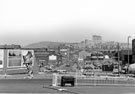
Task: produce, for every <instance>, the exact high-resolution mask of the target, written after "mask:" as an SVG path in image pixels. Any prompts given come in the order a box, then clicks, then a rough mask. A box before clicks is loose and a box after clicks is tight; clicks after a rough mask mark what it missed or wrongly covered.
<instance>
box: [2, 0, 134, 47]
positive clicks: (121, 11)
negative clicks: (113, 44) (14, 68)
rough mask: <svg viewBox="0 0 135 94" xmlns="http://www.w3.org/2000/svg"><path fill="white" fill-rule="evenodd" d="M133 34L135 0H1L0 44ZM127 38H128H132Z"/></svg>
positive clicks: (112, 38) (117, 37)
mask: <svg viewBox="0 0 135 94" xmlns="http://www.w3.org/2000/svg"><path fill="white" fill-rule="evenodd" d="M92 35H101V36H102V37H103V40H105V41H117V42H127V36H129V35H130V36H132V38H131V39H133V38H134V37H135V0H0V44H20V45H27V44H29V43H33V42H39V41H60V42H80V41H82V40H85V39H89V40H91V39H92ZM131 39H130V41H131Z"/></svg>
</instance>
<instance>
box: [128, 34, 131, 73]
mask: <svg viewBox="0 0 135 94" xmlns="http://www.w3.org/2000/svg"><path fill="white" fill-rule="evenodd" d="M129 38H131V36H128V38H127V42H128V67H129ZM128 73H129V72H128Z"/></svg>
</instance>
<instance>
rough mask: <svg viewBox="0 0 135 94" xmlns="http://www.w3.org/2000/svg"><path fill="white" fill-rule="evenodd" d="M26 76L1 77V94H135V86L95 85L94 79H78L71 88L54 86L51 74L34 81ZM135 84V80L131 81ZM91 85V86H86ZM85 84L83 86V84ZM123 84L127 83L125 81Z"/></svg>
mask: <svg viewBox="0 0 135 94" xmlns="http://www.w3.org/2000/svg"><path fill="white" fill-rule="evenodd" d="M25 76H26V74H18V75H6V77H5V75H1V76H0V93H25V94H26V93H31V94H32V93H35V94H36V93H37V94H39V93H44V94H135V93H134V92H135V89H134V88H135V86H134V84H133V86H128V85H110V83H109V82H106V83H107V84H106V85H103V84H93V83H92V82H93V81H97V80H92V79H78V83H77V85H75V86H74V87H71V86H70V85H66V86H65V87H61V86H60V84H59V85H58V86H52V75H51V74H42V73H40V74H36V75H34V78H33V79H24V77H25ZM131 81H132V82H135V81H134V80H131ZM84 82H85V83H90V84H84ZM101 82H102V81H101ZM81 83H83V84H81ZM91 83H92V84H91ZM122 83H127V81H126V80H125V81H123V82H122Z"/></svg>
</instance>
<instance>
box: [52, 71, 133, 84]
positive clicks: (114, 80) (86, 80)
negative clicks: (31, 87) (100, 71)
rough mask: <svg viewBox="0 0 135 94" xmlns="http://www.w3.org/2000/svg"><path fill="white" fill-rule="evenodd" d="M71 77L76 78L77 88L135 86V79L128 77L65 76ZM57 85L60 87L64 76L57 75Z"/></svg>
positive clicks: (77, 74)
mask: <svg viewBox="0 0 135 94" xmlns="http://www.w3.org/2000/svg"><path fill="white" fill-rule="evenodd" d="M65 75H67V76H68V75H69V76H74V77H75V79H76V82H75V83H76V86H88V85H94V86H98V85H103V86H104V85H108V86H135V78H133V77H126V76H119V77H117V76H116V77H113V76H107V75H106V76H99V75H98V76H84V75H82V74H80V73H73V74H71V73H70V74H64V76H65ZM56 76H57V77H54V78H57V80H56V79H55V80H56V81H57V85H60V82H61V76H63V74H57V75H56Z"/></svg>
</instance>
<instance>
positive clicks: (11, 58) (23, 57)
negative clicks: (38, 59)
mask: <svg viewBox="0 0 135 94" xmlns="http://www.w3.org/2000/svg"><path fill="white" fill-rule="evenodd" d="M7 55H8V56H7V67H8V68H12V67H25V64H24V63H34V58H33V56H34V52H33V51H29V50H8V54H7Z"/></svg>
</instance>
